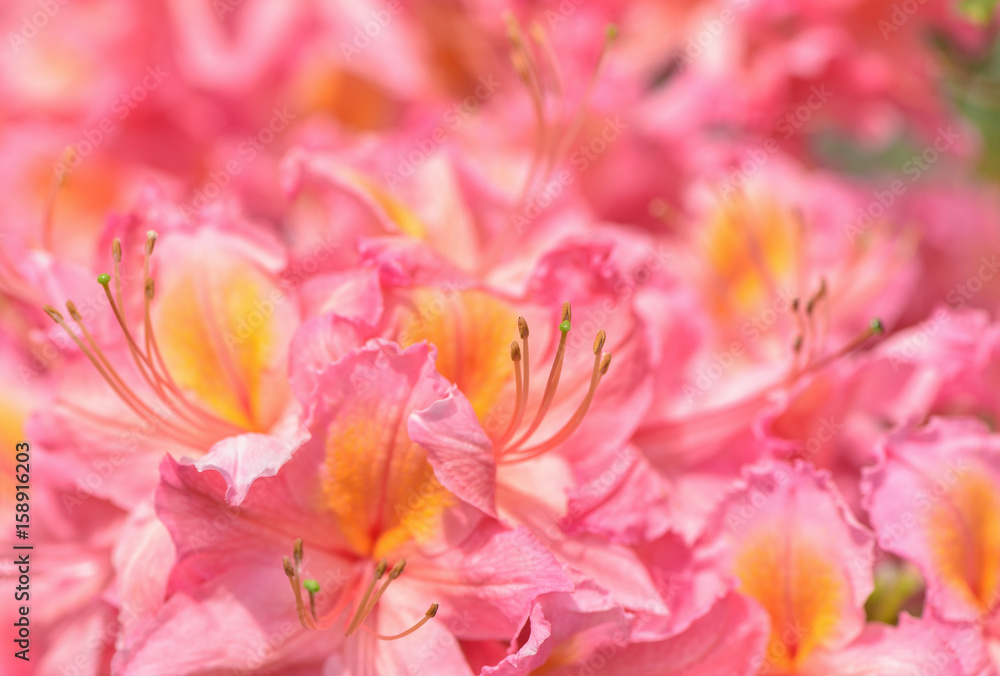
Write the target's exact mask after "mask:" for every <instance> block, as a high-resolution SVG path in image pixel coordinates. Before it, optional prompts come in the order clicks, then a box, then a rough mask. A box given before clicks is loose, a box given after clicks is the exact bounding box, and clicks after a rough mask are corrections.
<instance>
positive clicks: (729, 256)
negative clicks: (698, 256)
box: [703, 194, 798, 318]
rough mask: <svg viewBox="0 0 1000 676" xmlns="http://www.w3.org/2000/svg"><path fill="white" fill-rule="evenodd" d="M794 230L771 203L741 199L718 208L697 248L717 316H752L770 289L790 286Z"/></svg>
mask: <svg viewBox="0 0 1000 676" xmlns="http://www.w3.org/2000/svg"><path fill="white" fill-rule="evenodd" d="M796 228H797V223H796V221H795V219H794V217H793V215H792V214H791V213H790V212H788V211H787V210H786V209H784V208H782V207H781V206H780V205H778V204H776V203H775V202H774V201H773V200H771V199H766V198H757V199H751V198H750V197H748V196H746V195H742V194H741V195H739V196H733V197H730V198H728V199H726V200H724V201H722V202H721V203H720V204H719V206H718V207H717V209H716V210H715V212H714V213H713V214H712V215H711V217H710V220H709V223H708V227H707V230H706V233H705V240H704V245H703V247H704V255H705V257H706V258H707V260H708V262H709V265H710V271H711V272H710V274H711V275H712V277H713V279H712V281H711V282H710V283H709V289H708V291H709V295H710V297H711V299H712V308H713V310H714V312H715V314H716V315H717V316H719V317H720V318H730V317H733V316H734V315H735V316H736V317H741V316H744V315H748V314H754V313H756V312H757V311H759V310H760V309H762V308H763V307H765V306H766V305H768V304H770V302H771V301H773V300H774V299H773V297H772V295H773V291H772V287H774V286H777V287H779V288H783V287H784V286H785V285H787V284H788V283H789V282H790V281H791V274H792V273H793V271H794V270H793V264H794V262H795V257H796V249H797V236H798V235H797V232H796ZM776 290H777V289H775V291H776Z"/></svg>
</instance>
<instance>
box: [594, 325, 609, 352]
mask: <svg viewBox="0 0 1000 676" xmlns="http://www.w3.org/2000/svg"><path fill="white" fill-rule="evenodd" d="M606 339H607V334H605V333H604V329H601V330H600V331H598V332H597V337H596V338H594V354H600V353H601V350H603V349H604V341H605V340H606Z"/></svg>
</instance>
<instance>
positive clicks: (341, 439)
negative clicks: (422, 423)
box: [323, 402, 454, 559]
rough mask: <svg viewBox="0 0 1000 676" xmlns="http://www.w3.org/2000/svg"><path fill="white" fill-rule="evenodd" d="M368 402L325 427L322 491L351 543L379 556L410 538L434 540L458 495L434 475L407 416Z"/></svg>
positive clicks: (370, 554) (375, 557)
mask: <svg viewBox="0 0 1000 676" xmlns="http://www.w3.org/2000/svg"><path fill="white" fill-rule="evenodd" d="M370 406H371V408H369V409H367V410H365V409H364V408H361V407H359V408H356V409H354V410H352V411H351V413H350V414H349V415H346V416H342V417H339V418H337V419H336V420H335V421H334V422H333V423H332V424H331V425H330V427H329V428H328V429H327V432H326V476H325V477H324V481H323V494H324V496H325V497H326V500H327V505H328V506H329V508H330V509H331V510H332V511H333V512H334V513H335V514H336V515H337V516H338V517H339V518H340V524H341V529H342V532H343V533H344V536H345V537H346V538H347V541H348V543H349V544H350V545H351V546H352V547H353V548H354V549H355V550H356V551H357V552H358V554H360V555H362V556H368V557H371V558H374V559H379V558H381V557H383V556H385V555H387V554H388V553H389V552H391V551H393V550H394V549H396V548H398V547H400V546H401V545H403V544H405V543H406V542H409V541H410V540H415V541H416V542H418V543H423V542H427V541H428V540H430V539H432V538H433V537H434V536H435V535H436V534H438V533H439V532H440V527H441V519H442V515H443V513H444V511H445V510H446V509H447V508H448V507H450V506H451V505H452V504H454V498H453V497H452V495H451V493H449V492H448V491H447V490H446V489H445V488H444V487H443V486H441V484H440V483H439V482H438V480H437V478H436V477H435V476H434V470H433V469H432V468H431V466H430V463H428V462H427V453H426V451H424V449H423V448H421V447H420V446H418V445H417V444H415V443H413V442H412V441H410V439H409V436H408V435H407V433H406V421H405V419H404V420H398V421H390V420H387V417H388V416H387V415H385V413H386V412H384V411H379V410H378V403H377V402H372V403H371V404H370ZM393 423H394V424H393Z"/></svg>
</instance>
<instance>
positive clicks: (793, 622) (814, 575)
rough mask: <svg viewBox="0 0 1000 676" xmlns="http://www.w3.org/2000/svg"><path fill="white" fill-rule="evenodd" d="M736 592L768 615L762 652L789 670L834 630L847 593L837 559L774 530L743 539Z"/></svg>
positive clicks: (825, 639)
mask: <svg viewBox="0 0 1000 676" xmlns="http://www.w3.org/2000/svg"><path fill="white" fill-rule="evenodd" d="M734 572H735V574H736V576H737V577H738V578H739V580H740V587H739V588H740V591H741V592H743V593H744V594H746V595H748V596H751V597H753V598H754V599H756V600H757V602H758V603H760V604H761V605H762V606H763V607H764V609H765V610H767V612H768V614H769V615H770V616H771V638H770V640H769V641H768V648H767V655H768V658H769V659H770V660H771V661H772V663H773V664H774V666H775V667H776V668H777V669H778V670H779V671H780V670H794V668H795V667H796V666H797V665H798V664H800V663H801V661H802V660H803V659H804V658H805V657H806V656H807V655H808V654H809V653H810V652H812V651H813V650H814V649H815V648H817V647H819V646H822V645H823V644H824V642H826V641H827V640H828V639H829V638H830V637H831V635H832V634H833V633H834V631H835V628H836V626H837V624H838V622H839V621H840V619H841V613H842V608H843V607H844V604H845V600H846V599H847V597H848V596H849V590H848V589H847V586H846V583H845V581H844V579H843V577H842V576H841V574H840V572H839V571H838V570H837V562H836V561H831V560H830V558H829V555H828V554H827V553H826V552H824V551H823V549H822V547H821V546H820V545H819V544H818V543H815V542H810V541H809V540H808V539H806V538H802V537H798V536H796V537H790V536H789V535H788V534H787V533H782V532H779V531H777V530H760V531H757V532H756V533H755V534H753V535H752V536H750V537H749V538H747V539H746V540H745V541H744V542H743V543H742V545H741V547H740V550H739V552H738V554H737V557H736V563H735V570H734Z"/></svg>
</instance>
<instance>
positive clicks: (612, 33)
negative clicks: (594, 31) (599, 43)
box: [604, 23, 618, 40]
mask: <svg viewBox="0 0 1000 676" xmlns="http://www.w3.org/2000/svg"><path fill="white" fill-rule="evenodd" d="M604 34H605V35H606V36H607V38H608V40H614V39H615V38H617V37H618V26H616V25H615V24H613V23H611V24H608V25H607V27H605V29H604Z"/></svg>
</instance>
